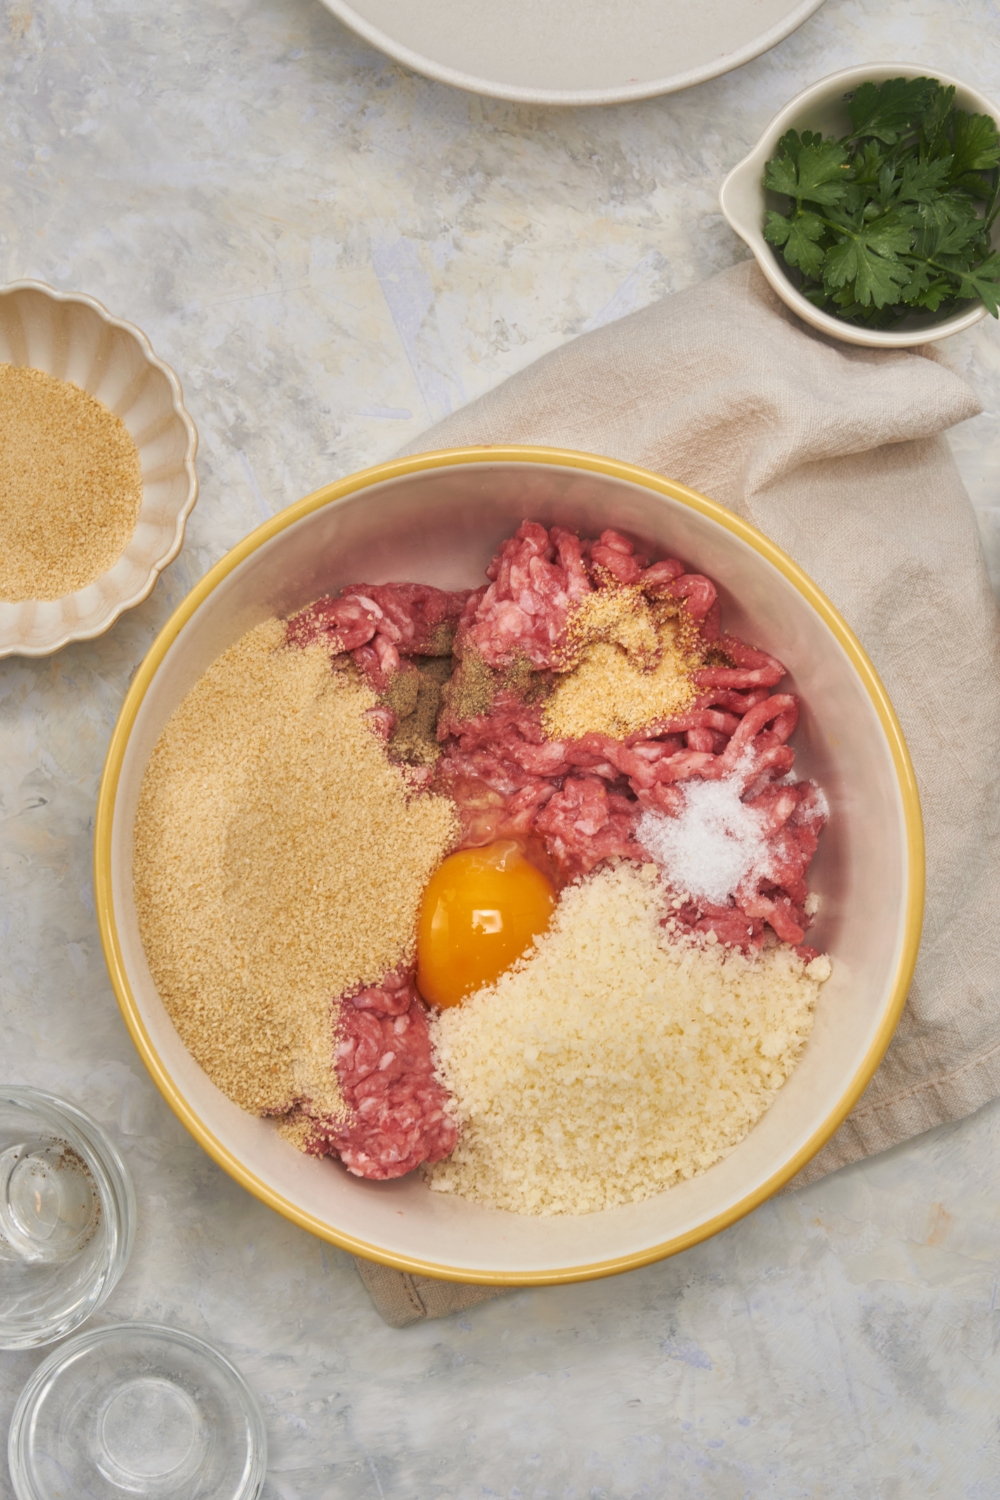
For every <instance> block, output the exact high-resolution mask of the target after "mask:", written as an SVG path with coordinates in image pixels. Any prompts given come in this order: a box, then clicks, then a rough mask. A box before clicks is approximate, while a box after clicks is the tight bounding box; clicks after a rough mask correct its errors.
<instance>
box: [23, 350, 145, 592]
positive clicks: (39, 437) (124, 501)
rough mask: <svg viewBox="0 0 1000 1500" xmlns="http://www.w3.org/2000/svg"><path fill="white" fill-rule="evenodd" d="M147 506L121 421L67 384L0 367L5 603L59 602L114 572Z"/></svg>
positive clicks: (131, 444)
mask: <svg viewBox="0 0 1000 1500" xmlns="http://www.w3.org/2000/svg"><path fill="white" fill-rule="evenodd" d="M141 503H142V473H141V468H140V463H139V454H138V452H137V450H136V446H135V443H134V442H133V441H132V438H131V436H130V435H129V432H128V429H127V428H126V426H125V424H124V422H123V421H122V419H121V417H118V416H116V415H115V413H114V412H112V411H109V409H108V408H107V407H106V406H105V405H104V403H103V402H101V401H98V400H97V399H96V397H94V396H91V395H89V394H88V392H87V391H83V390H81V389H80V388H79V386H75V385H72V384H70V383H69V382H68V381H65V380H56V379H55V377H54V376H52V375H46V374H44V373H43V372H42V371H41V370H32V369H29V368H28V367H27V366H21V365H6V364H5V365H0V599H5V600H7V601H9V602H12V603H13V602H16V601H18V600H21V599H60V598H62V597H63V596H64V595H65V594H73V593H75V592H76V591H77V590H78V589H83V588H86V587H87V585H88V584H91V583H93V582H94V581H95V580H96V579H98V578H100V577H101V575H102V574H104V573H106V572H107V571H108V570H109V568H112V567H114V565H115V563H116V562H117V561H118V559H119V558H120V557H121V555H122V553H123V552H124V551H125V548H126V547H127V546H128V544H129V542H130V540H131V538H132V535H133V533H134V531H135V527H136V521H137V520H138V517H139V507H140V505H141Z"/></svg>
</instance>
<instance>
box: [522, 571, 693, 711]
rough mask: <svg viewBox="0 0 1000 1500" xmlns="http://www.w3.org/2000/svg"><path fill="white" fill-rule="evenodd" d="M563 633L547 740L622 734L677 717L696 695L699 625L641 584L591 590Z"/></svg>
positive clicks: (546, 708) (572, 613)
mask: <svg viewBox="0 0 1000 1500" xmlns="http://www.w3.org/2000/svg"><path fill="white" fill-rule="evenodd" d="M566 636H567V641H566V646H565V647H564V650H563V653H562V661H561V663H560V665H561V667H562V671H563V673H564V675H562V676H559V677H557V679H556V683H555V687H554V689H553V691H552V693H551V696H550V697H549V698H548V700H547V702H546V704H545V707H544V710H543V712H542V724H543V726H544V728H545V731H546V733H547V734H548V735H549V736H550V737H551V738H552V739H582V738H583V736H584V735H587V734H606V735H610V736H611V737H612V738H614V739H627V738H628V736H629V735H632V734H637V733H638V732H639V731H640V730H642V729H646V728H647V727H648V726H649V725H651V724H655V723H656V722H657V721H662V720H666V719H671V718H673V717H675V716H676V715H677V714H682V713H683V712H684V710H685V709H686V708H688V707H689V705H690V704H691V703H692V702H693V700H694V698H695V697H696V696H697V689H696V687H695V685H694V682H693V680H692V674H693V673H694V672H696V671H697V670H698V668H699V667H701V666H703V665H704V644H703V642H702V641H701V639H700V636H699V632H698V629H697V626H696V625H694V624H693V622H692V621H691V620H690V618H689V617H688V616H687V615H686V614H685V613H684V612H683V610H681V609H680V608H679V607H678V605H677V604H675V603H667V602H662V601H652V600H650V599H648V598H647V597H646V595H645V594H644V593H643V590H642V588H641V587H640V586H639V585H638V584H626V585H624V586H623V587H613V586H612V587H607V588H604V589H600V590H597V591H596V592H594V593H592V594H588V595H587V596H586V597H585V598H584V599H582V600H581V601H580V602H579V603H578V604H577V605H576V606H575V607H574V609H573V611H572V612H571V614H570V615H569V618H568V620H567V624H566Z"/></svg>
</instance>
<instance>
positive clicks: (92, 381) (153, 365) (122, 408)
mask: <svg viewBox="0 0 1000 1500" xmlns="http://www.w3.org/2000/svg"><path fill="white" fill-rule="evenodd" d="M0 363H4V364H12V365H29V366H30V367H31V368H32V369H35V370H44V372H45V373H46V374H47V375H54V376H56V378H57V379H59V380H68V381H71V382H72V383H73V384H74V385H78V386H80V387H81V388H82V389H83V390H85V391H88V392H89V393H90V395H92V396H96V397H97V399H98V400H99V401H103V402H104V404H105V406H107V407H110V409H111V410H112V411H113V412H114V413H115V414H116V415H117V416H119V417H121V419H122V421H123V422H124V424H125V426H126V427H127V428H128V431H129V433H130V434H131V437H132V440H133V442H134V443H135V445H136V448H137V449H138V450H139V462H140V464H141V468H142V504H141V506H140V509H139V519H138V522H137V524H136V528H135V531H134V533H133V535H132V538H131V540H130V541H129V544H128V546H127V547H126V548H125V551H124V552H123V554H122V556H121V557H120V558H119V559H118V561H117V562H116V563H115V565H114V567H113V568H110V569H109V570H108V572H107V573H104V574H102V576H101V577H100V578H98V579H95V581H94V582H93V583H91V584H89V585H88V586H87V587H86V588H85V589H78V590H77V592H76V593H74V594H66V595H65V596H64V597H63V598H61V599H44V600H43V599H25V600H21V601H19V602H18V603H11V602H10V601H8V600H0V657H3V656H13V655H20V656H48V655H49V654H50V653H51V652H53V651H58V650H59V649H60V647H62V646H65V645H66V644H67V643H68V642H69V641H80V640H89V639H90V637H92V636H95V635H100V634H101V633H102V632H103V631H105V630H107V629H108V627H109V626H111V625H113V624H114V622H115V620H117V618H118V616H119V615H120V614H122V612H123V611H124V610H126V609H131V608H132V606H133V605H134V604H139V603H141V601H142V600H143V599H145V598H146V596H147V595H148V594H149V593H150V591H151V590H152V588H153V585H154V584H155V583H156V580H157V578H158V577H159V576H160V574H161V573H162V571H163V569H164V568H165V567H166V566H167V563H169V562H172V561H173V559H174V558H175V557H176V556H177V554H178V552H179V551H180V549H181V543H182V542H183V540H184V524H185V522H186V521H187V518H188V516H189V515H190V514H191V508H192V506H193V505H194V502H195V500H196V499H197V498H198V477H197V474H196V473H195V467H194V459H195V453H196V451H197V448H198V435H197V433H196V432H195V427H194V423H193V422H192V421H191V418H190V417H189V416H188V414H187V412H186V411H185V410H184V402H183V400H182V398H181V386H180V381H179V380H178V379H177V376H176V375H175V374H174V372H173V370H171V369H170V367H169V366H168V365H165V364H164V363H163V361H162V360H160V359H157V357H156V355H155V354H154V353H153V351H152V349H151V348H150V344H149V340H148V339H147V338H146V335H145V334H144V333H142V332H141V330H140V329H138V328H136V327H134V326H133V324H131V323H125V322H123V321H122V319H121V318H113V317H112V316H111V314H110V313H109V312H108V310H107V308H105V307H102V306H101V304H100V302H98V301H96V299H95V298H93V297H86V296H84V295H83V294H82V293H80V292H72V293H70V292H57V291H55V290H54V288H53V287H50V286H46V285H45V284H44V282H41V281H14V282H11V283H10V284H9V285H8V286H3V287H0Z"/></svg>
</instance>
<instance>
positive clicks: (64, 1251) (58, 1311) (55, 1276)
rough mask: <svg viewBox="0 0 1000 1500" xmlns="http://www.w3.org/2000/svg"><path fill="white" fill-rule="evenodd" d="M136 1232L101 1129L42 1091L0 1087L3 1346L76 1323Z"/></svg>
mask: <svg viewBox="0 0 1000 1500" xmlns="http://www.w3.org/2000/svg"><path fill="white" fill-rule="evenodd" d="M134 1232H135V1193H134V1192H133V1189H132V1180H131V1178H130V1177H129V1174H128V1169H127V1167H126V1166H125V1163H124V1162H123V1161H122V1159H121V1157H120V1156H119V1154H118V1152H117V1150H116V1149H115V1147H114V1146H113V1144H112V1143H111V1141H110V1140H109V1139H108V1137H107V1136H106V1135H105V1133H104V1131H103V1130H102V1129H101V1128H100V1126H99V1125H96V1124H95V1123H94V1121H93V1120H91V1119H90V1118H89V1117H88V1116H87V1115H85V1114H83V1112H82V1111H81V1110H78V1109H76V1108H75V1106H74V1105H72V1104H67V1103H65V1102H64V1101H63V1100H60V1099H55V1098H53V1096H52V1095H51V1094H46V1093H43V1092H42V1091H41V1090H40V1089H33V1088H20V1087H13V1086H4V1087H0V1349H33V1348H36V1347H37V1346H38V1345H40V1344H51V1343H53V1342H54V1341H55V1340H56V1339H61V1338H64V1337H65V1335H66V1334H67V1333H72V1331H73V1330H74V1329H75V1328H79V1326H80V1324H81V1323H82V1322H83V1321H84V1319H85V1318H89V1317H90V1314H91V1313H92V1312H93V1311H94V1310H95V1308H98V1307H100V1305H101V1303H102V1302H103V1301H104V1300H105V1298H106V1297H107V1296H108V1295H109V1293H110V1292H111V1290H112V1288H113V1287H114V1286H115V1284H116V1283H117V1281H118V1279H119V1277H120V1276H121V1274H122V1271H123V1270H124V1269H125V1265H126V1262H127V1261H128V1257H129V1252H130V1251H131V1249H132V1239H133V1235H134Z"/></svg>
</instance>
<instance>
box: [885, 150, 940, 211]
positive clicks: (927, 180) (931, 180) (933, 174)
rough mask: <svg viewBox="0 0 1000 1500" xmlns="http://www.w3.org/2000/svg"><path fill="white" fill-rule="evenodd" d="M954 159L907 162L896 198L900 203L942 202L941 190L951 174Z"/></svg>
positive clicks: (904, 165)
mask: <svg viewBox="0 0 1000 1500" xmlns="http://www.w3.org/2000/svg"><path fill="white" fill-rule="evenodd" d="M951 163H952V158H951V157H950V156H939V157H938V159H937V161H919V160H917V161H913V160H910V161H907V162H904V164H903V174H902V177H901V179H900V182H899V188H898V190H897V193H896V197H897V199H898V200H899V202H900V203H934V202H935V201H936V200H938V201H939V200H940V197H941V188H942V187H943V186H944V184H945V183H946V182H947V181H948V179H949V176H950V174H951Z"/></svg>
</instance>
